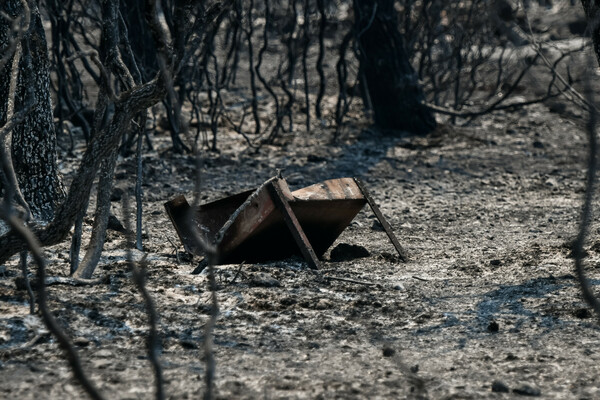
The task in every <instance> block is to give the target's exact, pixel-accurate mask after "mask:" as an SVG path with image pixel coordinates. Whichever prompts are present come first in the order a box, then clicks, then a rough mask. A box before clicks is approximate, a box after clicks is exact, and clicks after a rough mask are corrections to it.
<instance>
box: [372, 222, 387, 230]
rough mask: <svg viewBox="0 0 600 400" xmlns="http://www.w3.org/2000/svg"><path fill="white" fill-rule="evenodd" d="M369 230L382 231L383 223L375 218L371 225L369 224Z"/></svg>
mask: <svg viewBox="0 0 600 400" xmlns="http://www.w3.org/2000/svg"><path fill="white" fill-rule="evenodd" d="M371 230H373V231H377V232H382V231H383V230H384V229H383V225H381V222H379V221H377V220H375V221H373V225H371Z"/></svg>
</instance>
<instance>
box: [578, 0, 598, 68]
mask: <svg viewBox="0 0 600 400" xmlns="http://www.w3.org/2000/svg"><path fill="white" fill-rule="evenodd" d="M581 5H582V6H583V11H585V15H586V17H587V21H588V31H589V32H590V33H591V35H592V42H593V44H594V52H595V53H596V58H597V59H598V64H600V5H599V4H598V1H597V0H581Z"/></svg>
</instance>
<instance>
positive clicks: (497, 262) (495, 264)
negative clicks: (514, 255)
mask: <svg viewBox="0 0 600 400" xmlns="http://www.w3.org/2000/svg"><path fill="white" fill-rule="evenodd" d="M500 264H502V261H500V260H490V265H493V266H495V267H497V266H498V265H500Z"/></svg>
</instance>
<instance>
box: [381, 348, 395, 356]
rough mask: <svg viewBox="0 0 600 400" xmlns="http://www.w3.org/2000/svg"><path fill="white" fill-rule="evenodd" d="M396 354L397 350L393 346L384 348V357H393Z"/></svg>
mask: <svg viewBox="0 0 600 400" xmlns="http://www.w3.org/2000/svg"><path fill="white" fill-rule="evenodd" d="M394 354H396V350H394V349H392V348H391V347H388V346H385V347H384V348H383V356H384V357H391V356H393V355H394Z"/></svg>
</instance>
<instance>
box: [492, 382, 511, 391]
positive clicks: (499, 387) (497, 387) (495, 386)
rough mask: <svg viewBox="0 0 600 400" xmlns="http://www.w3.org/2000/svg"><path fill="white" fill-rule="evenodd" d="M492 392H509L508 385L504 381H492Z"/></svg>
mask: <svg viewBox="0 0 600 400" xmlns="http://www.w3.org/2000/svg"><path fill="white" fill-rule="evenodd" d="M492 392H496V393H508V392H509V389H508V386H507V385H506V384H505V383H504V382H502V381H494V382H492Z"/></svg>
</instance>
